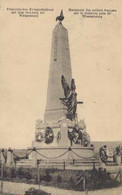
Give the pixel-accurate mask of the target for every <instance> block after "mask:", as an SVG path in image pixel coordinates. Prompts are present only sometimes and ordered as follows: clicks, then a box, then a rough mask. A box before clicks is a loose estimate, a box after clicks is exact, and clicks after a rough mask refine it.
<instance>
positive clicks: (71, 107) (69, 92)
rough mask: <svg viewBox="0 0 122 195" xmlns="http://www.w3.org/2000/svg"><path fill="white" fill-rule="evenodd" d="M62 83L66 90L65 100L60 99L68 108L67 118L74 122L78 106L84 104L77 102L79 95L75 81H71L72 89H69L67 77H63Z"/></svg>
mask: <svg viewBox="0 0 122 195" xmlns="http://www.w3.org/2000/svg"><path fill="white" fill-rule="evenodd" d="M61 83H62V87H63V89H64V95H65V98H60V100H61V101H62V102H63V104H64V105H65V106H66V107H67V118H68V119H70V120H74V119H75V117H76V110H77V104H82V103H83V102H78V101H77V93H76V92H75V90H76V85H75V80H74V79H72V80H71V87H69V85H68V83H67V82H66V79H65V77H64V76H63V75H62V77H61Z"/></svg>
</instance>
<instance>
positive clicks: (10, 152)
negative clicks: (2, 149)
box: [6, 148, 14, 167]
mask: <svg viewBox="0 0 122 195" xmlns="http://www.w3.org/2000/svg"><path fill="white" fill-rule="evenodd" d="M13 162H14V158H13V150H12V149H11V148H9V149H8V152H7V163H6V164H7V166H8V167H10V166H11V165H12V164H13Z"/></svg>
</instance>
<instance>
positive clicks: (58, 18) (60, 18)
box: [56, 10, 64, 22]
mask: <svg viewBox="0 0 122 195" xmlns="http://www.w3.org/2000/svg"><path fill="white" fill-rule="evenodd" d="M57 20H59V22H61V21H62V20H64V15H63V10H61V13H60V16H57V17H56V21H57Z"/></svg>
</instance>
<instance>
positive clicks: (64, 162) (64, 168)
mask: <svg viewBox="0 0 122 195" xmlns="http://www.w3.org/2000/svg"><path fill="white" fill-rule="evenodd" d="M63 164H64V170H65V161H64V162H63Z"/></svg>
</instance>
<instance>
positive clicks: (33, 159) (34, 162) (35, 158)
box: [32, 148, 37, 168]
mask: <svg viewBox="0 0 122 195" xmlns="http://www.w3.org/2000/svg"><path fill="white" fill-rule="evenodd" d="M32 167H33V168H37V152H36V148H33V150H32Z"/></svg>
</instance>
